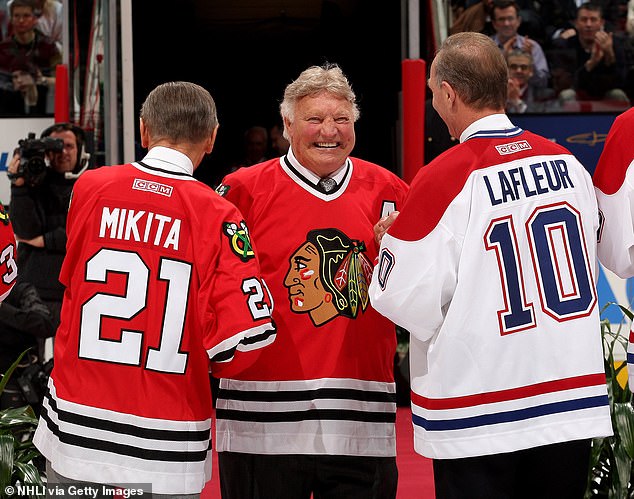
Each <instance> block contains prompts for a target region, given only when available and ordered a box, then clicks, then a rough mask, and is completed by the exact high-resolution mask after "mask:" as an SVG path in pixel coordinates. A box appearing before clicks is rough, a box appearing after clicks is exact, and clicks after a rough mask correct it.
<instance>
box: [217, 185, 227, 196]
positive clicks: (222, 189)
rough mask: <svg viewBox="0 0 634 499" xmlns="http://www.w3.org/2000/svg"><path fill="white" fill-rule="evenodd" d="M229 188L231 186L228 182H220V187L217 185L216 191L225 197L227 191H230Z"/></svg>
mask: <svg viewBox="0 0 634 499" xmlns="http://www.w3.org/2000/svg"><path fill="white" fill-rule="evenodd" d="M229 189H231V187H230V186H228V185H226V184H220V185H219V186H218V187H216V192H217V193H218V194H220V195H221V196H222V197H225V196H226V195H227V192H229Z"/></svg>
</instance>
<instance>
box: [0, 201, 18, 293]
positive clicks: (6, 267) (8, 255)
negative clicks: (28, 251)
mask: <svg viewBox="0 0 634 499" xmlns="http://www.w3.org/2000/svg"><path fill="white" fill-rule="evenodd" d="M17 260H18V255H17V252H16V244H15V235H14V234H13V227H12V226H11V221H10V220H9V215H8V214H7V213H6V212H5V211H4V208H3V206H2V205H1V204H0V302H2V300H4V299H5V298H6V297H7V295H8V294H9V293H10V292H11V288H13V285H14V284H15V280H16V278H17V277H18V266H17V263H16V262H17Z"/></svg>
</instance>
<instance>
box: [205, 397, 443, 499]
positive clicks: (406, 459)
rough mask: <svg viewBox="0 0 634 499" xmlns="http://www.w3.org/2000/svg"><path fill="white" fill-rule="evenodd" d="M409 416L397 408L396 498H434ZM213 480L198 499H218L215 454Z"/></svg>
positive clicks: (405, 409) (429, 469)
mask: <svg viewBox="0 0 634 499" xmlns="http://www.w3.org/2000/svg"><path fill="white" fill-rule="evenodd" d="M412 431H413V430H412V413H411V411H410V409H409V407H399V408H398V411H397V413H396V462H397V464H398V493H397V495H396V497H397V499H430V498H433V497H434V477H433V471H432V465H431V460H430V459H426V458H424V457H422V456H419V455H418V454H416V453H415V452H414V441H413V439H412ZM212 476H213V478H212V479H211V482H209V483H208V484H207V487H205V490H203V493H202V498H201V499H220V485H219V481H218V458H217V456H216V453H215V452H214V464H213V475H212Z"/></svg>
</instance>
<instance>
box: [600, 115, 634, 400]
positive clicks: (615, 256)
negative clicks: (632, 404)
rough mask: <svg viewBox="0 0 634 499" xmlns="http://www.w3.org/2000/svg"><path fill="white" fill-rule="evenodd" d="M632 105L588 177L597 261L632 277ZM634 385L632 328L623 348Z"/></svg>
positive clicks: (633, 180)
mask: <svg viewBox="0 0 634 499" xmlns="http://www.w3.org/2000/svg"><path fill="white" fill-rule="evenodd" d="M633 138H634V108H632V109H630V110H628V111H626V112H624V113H623V114H621V115H619V116H617V118H616V120H615V121H614V124H613V125H612V128H611V129H610V132H609V133H608V137H607V139H606V141H605V146H604V148H603V153H602V154H601V158H599V162H598V163H597V167H596V169H595V171H594V175H593V177H592V179H593V181H594V186H595V192H596V195H597V201H598V203H599V210H600V211H601V221H602V224H601V229H600V231H599V245H598V253H599V261H600V262H601V263H602V264H603V265H604V266H605V267H606V268H608V269H610V270H611V271H612V272H614V273H615V274H617V275H618V276H619V277H622V278H628V277H632V276H634V140H633ZM627 363H628V373H629V379H630V387H631V388H634V329H633V330H632V331H631V332H630V338H629V344H628V348H627Z"/></svg>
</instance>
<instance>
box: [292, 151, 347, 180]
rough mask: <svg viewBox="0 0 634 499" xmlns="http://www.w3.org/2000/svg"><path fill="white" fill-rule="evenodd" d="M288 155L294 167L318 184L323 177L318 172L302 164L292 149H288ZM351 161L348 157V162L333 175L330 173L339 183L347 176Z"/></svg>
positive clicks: (307, 178)
mask: <svg viewBox="0 0 634 499" xmlns="http://www.w3.org/2000/svg"><path fill="white" fill-rule="evenodd" d="M287 156H288V161H289V162H290V163H291V165H292V166H293V168H295V169H296V170H297V171H298V172H299V173H301V174H302V175H303V176H304V177H305V178H306V180H308V181H309V182H311V183H312V184H314V185H317V184H318V183H319V180H320V179H321V177H320V176H319V175H317V174H316V173H314V172H312V171H311V170H309V169H308V168H306V167H304V166H302V164H301V163H300V162H299V161H298V160H297V158H296V157H295V155H294V154H293V150H292V149H289V150H288V153H287ZM349 161H350V159H347V158H346V162H345V163H344V164H343V165H341V166H340V167H339V168H337V170H336V171H335V172H333V173H332V174H331V175H328V176H329V177H330V178H332V179H334V180H335V181H336V182H337V185H339V184H340V183H341V182H342V181H343V179H344V177H345V176H346V171H347V167H348V162H349Z"/></svg>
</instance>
